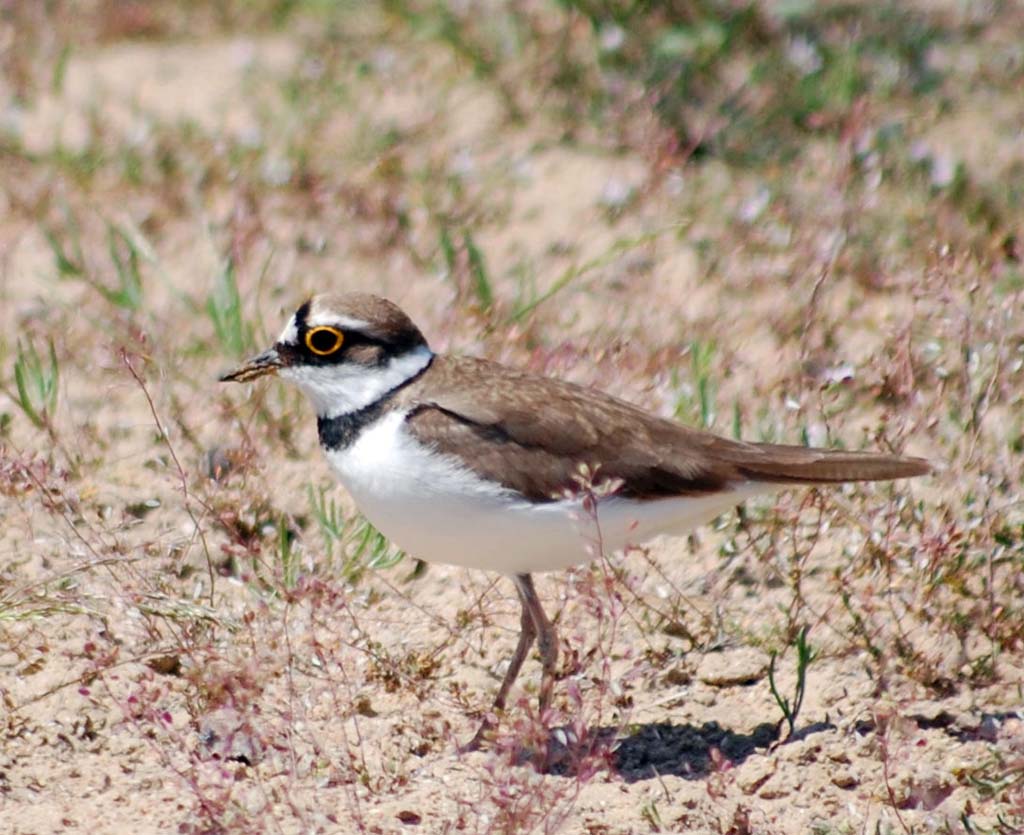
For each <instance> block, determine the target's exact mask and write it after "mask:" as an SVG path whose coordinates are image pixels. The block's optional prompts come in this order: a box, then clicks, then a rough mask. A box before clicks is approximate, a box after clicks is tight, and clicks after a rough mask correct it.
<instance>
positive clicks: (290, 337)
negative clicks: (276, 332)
mask: <svg viewBox="0 0 1024 835" xmlns="http://www.w3.org/2000/svg"><path fill="white" fill-rule="evenodd" d="M277 341H278V342H283V343H285V345H297V344H298V342H299V327H298V325H296V324H295V317H294V316H292V318H291V319H289V320H288V324H287V325H285V326H284V330H283V331H281V335H280V336H279V337H278V338H277Z"/></svg>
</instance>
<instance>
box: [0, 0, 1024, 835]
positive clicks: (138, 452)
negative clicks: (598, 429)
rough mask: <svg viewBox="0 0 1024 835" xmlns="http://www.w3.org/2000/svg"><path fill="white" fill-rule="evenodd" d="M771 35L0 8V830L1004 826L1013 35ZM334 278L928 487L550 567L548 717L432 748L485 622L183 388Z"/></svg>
mask: <svg viewBox="0 0 1024 835" xmlns="http://www.w3.org/2000/svg"><path fill="white" fill-rule="evenodd" d="M797 5H798V4H760V3H758V4H754V5H753V6H751V7H749V8H748V7H745V6H741V4H727V3H719V2H704V3H693V4H672V3H666V4H651V7H650V8H647V7H645V6H644V4H629V3H606V4H605V3H601V4H599V3H584V2H567V3H553V2H548V0H535V1H534V2H528V3H522V4H504V3H497V2H471V3H467V4H442V3H428V2H422V3H417V2H403V1H402V0H388V2H380V3H340V4H324V3H318V2H315V0H290V2H274V3H271V2H256V3H240V2H235V0H220V2H217V3H211V4H198V3H186V4H180V3H171V2H155V3H135V2H120V1H119V0H95V2H90V3H70V2H59V1H58V2H54V3H49V4H35V3H13V4H8V6H7V7H6V8H5V10H4V12H3V16H2V17H0V62H2V65H3V74H2V76H0V101H2V106H3V122H2V126H0V127H2V133H0V160H2V165H0V184H2V189H0V201H2V203H0V205H2V206H3V209H4V212H3V220H2V221H0V325H2V328H0V518H2V519H3V525H2V528H0V663H2V665H3V669H4V670H5V671H6V675H4V676H3V677H2V678H0V698H2V700H3V710H2V712H0V718H2V723H0V733H2V734H3V739H4V742H3V745H2V746H0V749H2V750H0V824H2V826H0V828H3V830H4V831H10V832H16V833H29V832H44V831H45V832H58V831H65V830H68V831H70V830H74V829H76V828H77V829H81V828H83V827H89V828H90V829H92V830H94V831H96V832H120V831H124V829H125V827H127V826H130V827H131V828H132V829H133V830H135V831H139V832H148V831H153V832H158V831H161V832H162V831H179V832H193V833H215V832H217V833H219V832H231V833H236V832H237V833H242V832H250V831H251V832H267V831H271V832H299V831H302V832H350V831H360V832H396V831H400V830H401V831H423V832H446V831H467V832H517V833H518V832H527V831H536V832H554V831H565V832H576V833H588V835H598V833H601V834H602V835H604V834H605V833H607V835H612V833H627V832H647V831H650V832H673V831H680V830H687V831H699V832H721V833H733V835H740V834H741V833H753V832H794V833H795V832H801V833H802V832H808V831H812V832H817V833H832V832H835V833H846V832H850V833H853V832H872V833H874V832H880V833H887V832H894V833H899V832H906V833H910V832H914V833H918V832H956V833H981V832H994V833H1009V832H1016V831H1020V829H1021V828H1022V827H1024V715H1022V714H1021V704H1022V702H1024V694H1022V692H1021V682H1022V681H1024V638H1022V634H1024V633H1022V631H1021V623H1022V622H1024V611H1022V600H1024V580H1022V578H1024V505H1022V495H1021V489H1022V488H1021V485H1022V483H1024V464H1022V462H1024V408H1022V407H1024V403H1022V399H1024V395H1022V392H1024V273H1022V267H1021V258H1022V250H1021V247H1022V243H1021V240H1020V218H1021V216H1022V192H1021V187H1020V183H1021V182H1022V180H1021V173H1022V171H1021V166H1022V162H1021V156H1020V153H1019V151H1020V135H1019V131H1020V125H1019V90H1020V83H1021V80H1022V78H1021V76H1022V74H1024V60H1022V53H1021V49H1020V43H1021V42H1022V40H1024V37H1022V36H1024V19H1022V18H1021V14H1020V11H1019V10H1017V9H1016V8H1015V7H1014V6H1013V5H1012V4H999V3H996V4H967V5H964V4H958V3H948V4H943V3H929V4H905V5H904V6H902V7H901V8H902V11H899V12H898V13H897V12H895V11H893V7H892V6H891V4H882V3H878V4H874V3H872V4H861V6H859V7H858V6H852V5H851V6H840V5H838V4H824V5H823V6H822V8H817V7H815V8H813V9H811V8H810V7H809V9H808V10H805V11H800V10H799V9H798V8H797ZM982 5H984V8H982ZM776 7H779V8H776ZM782 7H786V8H782ZM787 9H788V11H787ZM858 9H859V10H858ZM325 287H330V288H341V287H345V288H359V289H369V290H373V291H375V292H379V293H382V294H384V295H387V296H389V297H391V298H393V299H395V300H396V301H398V302H399V303H401V304H402V305H403V306H404V307H406V308H407V309H408V310H409V311H410V313H411V314H412V315H413V316H414V318H415V319H416V320H417V321H418V322H419V323H421V325H422V327H423V329H424V331H425V332H426V333H427V334H428V336H429V337H430V339H431V341H432V343H433V344H434V346H435V347H437V348H441V349H444V350H456V351H463V352H476V353H484V354H487V355H488V356H491V357H494V358H497V359H501V360H503V361H507V362H511V363H515V364H519V365H522V366H526V367H529V368H531V369H534V370H536V371H539V372H543V373H548V374H555V375H562V376H566V377H569V378H572V379H575V380H577V381H581V382H585V383H593V384H597V385H600V386H601V387H602V388H605V389H607V390H609V391H611V392H613V393H616V394H619V395H622V396H625V397H627V398H630V399H633V400H635V401H637V402H640V403H643V404H645V405H646V406H648V407H650V408H652V409H654V410H657V411H659V412H661V413H664V414H669V415H675V416H677V417H679V418H680V419H681V420H684V421H687V422H691V423H695V424H701V423H703V424H705V425H708V426H710V427H712V428H713V429H715V430H716V431H719V432H722V433H725V434H732V433H737V434H742V435H743V436H745V437H751V438H754V439H766V440H767V439H771V440H776V439H777V440H785V441H791V442H800V441H808V442H812V443H816V444H817V443H823V444H843V445H846V446H850V447H875V448H884V449H893V450H906V451H908V452H910V453H913V454H920V455H926V456H928V457H930V458H933V459H934V460H936V461H937V462H940V471H939V472H938V473H937V474H936V475H935V476H934V477H932V478H929V479H925V480H920V481H917V482H914V483H901V484H896V485H883V486H879V487H870V488H861V487H857V488H848V489H844V490H841V491H835V492H830V493H817V492H811V493H791V494H786V495H784V496H782V497H781V498H780V499H779V500H778V502H777V503H775V504H774V505H770V504H769V505H765V504H754V505H752V506H751V507H748V508H747V509H746V510H745V512H743V513H742V514H740V515H730V516H727V517H725V518H723V519H721V520H719V521H718V523H717V524H716V525H714V526H709V528H708V529H707V530H705V531H701V532H700V533H699V535H697V536H695V537H692V538H691V539H690V540H688V541H685V542H684V541H667V542H661V543H657V544H656V545H654V546H652V547H651V548H649V549H645V550H643V551H638V552H635V553H632V554H629V555H627V556H626V558H611V559H608V560H603V561H600V562H598V563H597V564H596V565H595V566H593V567H591V568H589V569H581V570H577V571H574V572H569V573H567V574H565V575H559V576H552V577H550V578H545V579H543V580H542V581H541V584H540V591H541V594H542V596H543V597H544V599H545V600H546V602H547V605H548V608H549V610H550V611H551V612H553V613H554V612H557V613H558V618H559V626H560V631H561V634H562V637H563V644H564V645H563V657H564V658H565V659H566V661H565V671H564V676H563V680H562V681H561V682H560V684H559V689H558V692H559V699H558V703H557V705H556V707H555V710H554V713H553V715H552V716H550V717H545V722H546V726H545V723H542V722H541V721H540V718H539V717H536V716H535V715H534V714H533V712H532V704H533V700H532V699H531V698H530V697H531V695H532V690H531V688H533V687H535V681H534V676H535V675H536V673H537V671H536V668H535V667H534V666H533V665H532V664H531V665H528V667H527V670H526V671H525V672H524V676H523V678H522V680H521V686H522V687H523V688H524V689H523V690H522V691H521V696H522V698H521V699H520V701H519V703H518V704H517V705H516V708H515V709H514V710H513V711H510V715H509V716H507V717H506V718H505V721H504V723H503V725H502V730H501V732H500V734H499V737H498V739H497V741H496V744H495V746H494V747H493V749H491V750H488V751H485V752H482V753H478V754H474V755H467V756H459V755H457V754H456V753H455V746H456V743H457V742H458V741H464V740H465V739H467V738H468V736H469V735H471V733H472V729H473V727H474V723H475V721H476V718H477V715H478V711H479V709H480V708H481V706H483V705H486V704H487V703H488V701H489V699H490V698H491V695H492V693H493V691H494V688H495V686H496V680H497V678H499V677H500V672H501V669H500V663H501V662H502V660H503V659H504V658H506V657H507V655H508V653H509V652H510V651H511V647H512V645H513V642H514V637H515V629H516V625H517V612H516V606H515V602H514V596H513V595H512V593H511V589H510V588H508V587H506V586H505V585H504V583H503V582H501V581H494V580H493V578H490V577H486V576H484V575H478V574H472V573H470V572H463V571H459V570H454V569H448V568H444V567H436V566H431V567H429V568H428V569H427V570H426V571H422V570H416V569H415V568H414V563H413V561H411V560H409V559H404V560H402V561H400V562H396V555H395V554H394V552H393V551H391V550H390V549H389V547H388V545H387V543H386V542H383V541H382V540H380V539H379V537H377V536H375V535H374V532H373V531H372V530H370V529H368V528H367V527H366V525H365V523H363V522H361V521H360V519H359V518H358V516H357V515H356V514H355V512H354V509H353V508H352V507H351V506H350V505H349V504H348V500H347V498H346V497H345V496H344V494H343V492H342V491H341V490H340V489H335V488H334V487H333V486H332V484H331V481H330V478H329V476H328V474H327V471H326V468H325V467H324V466H323V463H322V462H321V460H320V459H319V457H318V454H317V451H316V439H315V431H314V425H313V424H314V422H313V421H312V419H311V416H310V414H309V413H308V410H307V408H306V406H305V404H304V403H303V402H301V401H300V400H299V398H298V396H297V395H296V394H295V393H294V392H292V391H290V390H287V389H285V388H283V387H279V386H278V385H277V384H273V385H269V386H266V387H258V388H254V389H253V390H252V392H251V393H250V395H249V396H248V397H246V396H245V395H244V393H240V392H238V391H226V390H223V389H222V388H221V387H218V386H217V385H216V384H215V382H214V380H215V378H216V374H217V372H218V371H220V370H223V369H224V368H226V367H228V366H230V365H231V363H232V362H233V361H234V360H236V359H237V358H238V357H240V356H242V355H244V354H245V353H247V352H248V351H250V350H252V349H253V348H256V347H258V346H260V345H262V344H264V343H265V342H266V341H267V339H268V338H270V336H271V335H272V334H273V333H275V332H276V330H277V328H278V327H280V324H281V322H282V321H283V317H284V316H285V315H286V313H287V312H289V311H290V310H291V308H292V307H294V305H295V304H296V302H297V301H299V300H300V299H301V298H302V297H303V295H304V294H305V293H307V292H309V291H311V290H313V289H318V288H325ZM801 635H806V636H807V638H806V640H807V643H808V645H809V647H810V649H811V650H813V655H812V656H810V658H808V657H807V656H806V655H805V657H804V664H803V666H802V669H801V668H800V665H798V659H797V644H798V639H799V637H800V636H801ZM772 656H776V662H775V665H774V674H773V679H774V683H775V684H776V685H777V688H778V693H779V696H780V697H781V699H782V700H784V701H785V700H788V701H789V703H790V705H792V704H793V703H794V702H795V701H796V699H795V695H796V692H797V683H798V679H799V678H800V677H801V676H806V692H805V694H804V699H803V705H802V709H801V711H800V713H799V715H798V716H796V717H794V718H795V724H794V733H792V734H791V735H789V737H788V738H786V737H787V734H788V728H786V726H785V723H784V722H783V717H782V714H781V712H780V709H779V705H778V704H777V703H776V700H775V699H774V698H773V696H772V692H771V688H770V687H769V681H768V678H767V671H768V668H769V659H770V658H771V657H772ZM779 728H786V730H782V731H780V730H779ZM550 729H553V732H550V733H549V730H550ZM780 737H781V738H782V739H783V740H784V741H780Z"/></svg>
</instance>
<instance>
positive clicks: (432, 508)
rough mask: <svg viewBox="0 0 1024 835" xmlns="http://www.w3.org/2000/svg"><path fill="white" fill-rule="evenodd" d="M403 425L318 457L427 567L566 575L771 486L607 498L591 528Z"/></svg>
mask: <svg viewBox="0 0 1024 835" xmlns="http://www.w3.org/2000/svg"><path fill="white" fill-rule="evenodd" d="M404 420H405V415H404V414H402V413H398V412H390V413H388V414H387V415H385V416H384V417H383V418H382V419H381V420H379V421H377V422H376V423H375V424H372V425H371V426H369V427H367V428H366V429H365V430H364V431H363V433H362V434H361V435H360V436H359V438H358V439H357V440H356V441H355V443H353V444H352V445H351V446H350V447H348V448H346V449H342V450H335V451H328V453H327V458H328V461H329V462H330V465H331V467H332V469H333V470H334V472H335V473H336V474H337V476H338V478H339V479H340V480H341V482H342V484H344V485H345V487H346V488H347V489H348V491H349V492H350V493H351V494H352V498H353V499H354V500H355V502H356V504H357V505H358V506H359V509H360V510H361V511H362V513H363V514H364V515H365V516H366V518H367V519H369V520H370V522H372V523H373V525H374V526H376V527H377V529H378V530H380V531H381V533H383V534H384V535H385V536H387V537H388V538H389V539H390V540H391V541H392V542H394V543H395V544H396V545H398V546H399V547H400V548H402V550H404V551H406V552H407V553H409V554H411V555H412V556H414V557H419V558H420V559H424V560H427V561H428V562H438V563H449V564H452V565H462V566H466V567H469V568H480V569H485V570H488V571H500V572H503V573H506V574H520V573H531V572H539V571H552V570H555V569H560V568H568V567H569V566H571V565H576V564H579V563H582V562H586V561H587V560H589V559H592V558H594V557H595V556H596V555H597V554H598V553H599V552H603V553H607V554H610V553H612V552H614V551H616V550H619V549H621V548H623V547H624V546H626V545H628V544H637V545H639V544H641V543H643V542H645V541H646V540H648V539H650V538H652V537H653V536H657V535H658V534H661V533H668V534H683V533H686V532H688V531H689V530H691V529H693V528H695V527H696V526H698V525H700V524H702V523H704V522H707V521H709V520H710V519H713V518H715V517H716V516H718V515H719V514H721V513H723V512H725V511H726V510H728V509H729V508H731V507H733V506H735V505H736V504H738V503H739V502H742V501H743V500H744V499H746V498H748V497H750V496H752V495H755V494H757V493H764V492H769V491H771V490H772V487H773V486H772V485H765V484H752V483H750V482H744V483H742V484H738V485H736V486H735V487H734V488H733V489H732V490H730V491H729V492H727V493H719V494H715V495H712V496H697V497H678V498H668V499H658V500H655V501H647V502H638V501H633V500H629V499H622V498H617V497H615V496H612V497H609V498H607V499H603V500H602V501H601V502H600V503H599V506H598V510H597V514H596V521H595V519H594V515H593V514H588V513H586V512H585V511H584V510H583V508H582V506H581V502H580V501H578V500H564V501H558V502H549V503H546V504H542V505H532V504H530V503H529V502H527V501H524V500H523V499H522V498H520V497H518V496H517V495H516V494H515V493H513V492H511V491H509V490H506V489H504V488H502V487H500V486H497V485H494V484H492V483H489V482H486V481H483V480H482V479H480V478H479V477H478V476H476V475H475V474H474V473H473V472H471V471H470V470H469V469H467V468H466V467H463V466H461V465H460V463H459V462H458V460H457V459H455V458H454V457H452V456H446V455H441V454H439V453H436V452H434V451H432V450H430V449H428V448H427V447H425V446H423V445H422V444H420V443H419V442H418V441H416V439H415V438H413V437H412V436H411V435H409V434H408V433H407V432H406V431H405V428H404Z"/></svg>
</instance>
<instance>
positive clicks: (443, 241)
mask: <svg viewBox="0 0 1024 835" xmlns="http://www.w3.org/2000/svg"><path fill="white" fill-rule="evenodd" d="M439 245H440V247H441V255H442V256H443V257H444V265H445V270H446V272H447V274H448V276H449V277H450V278H452V279H454V280H455V281H456V283H458V284H461V281H460V280H459V278H460V276H462V275H468V278H469V283H470V287H471V289H472V291H473V295H474V297H475V298H476V302H477V305H478V306H479V307H480V310H482V311H483V312H485V313H486V312H487V311H489V310H490V309H491V308H492V307H493V306H494V288H493V286H492V283H491V279H490V276H489V274H488V272H487V262H486V260H485V259H484V254H483V252H482V251H481V250H480V247H479V246H477V244H476V241H475V240H474V239H473V235H472V233H471V232H469V231H466V232H463V233H462V248H463V250H464V251H465V261H462V259H460V257H459V248H458V246H457V245H456V242H455V240H454V239H453V238H452V233H451V230H450V229H448V227H442V228H441V233H440V237H439Z"/></svg>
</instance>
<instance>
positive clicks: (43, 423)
mask: <svg viewBox="0 0 1024 835" xmlns="http://www.w3.org/2000/svg"><path fill="white" fill-rule="evenodd" d="M47 359H48V361H47V362H45V363H44V360H43V358H42V357H40V356H39V353H38V352H37V351H36V348H35V345H33V344H32V343H31V342H22V341H20V340H19V342H18V353H17V356H16V357H15V358H14V383H15V385H16V386H17V389H18V397H17V401H18V405H19V406H21V410H22V411H23V412H24V413H25V416H26V417H27V418H28V419H29V420H30V421H32V423H33V424H34V425H35V426H37V427H39V428H40V429H47V430H50V431H52V424H51V420H52V419H53V414H54V412H55V411H56V409H57V394H58V390H59V384H60V365H59V363H58V362H57V353H56V351H55V350H54V347H53V340H52V339H51V340H50V341H49V355H48V358H47Z"/></svg>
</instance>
